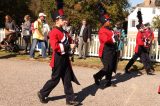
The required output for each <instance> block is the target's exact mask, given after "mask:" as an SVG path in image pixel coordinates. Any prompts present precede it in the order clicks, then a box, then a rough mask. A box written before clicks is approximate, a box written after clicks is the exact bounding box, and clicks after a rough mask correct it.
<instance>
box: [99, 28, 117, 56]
mask: <svg viewBox="0 0 160 106" xmlns="http://www.w3.org/2000/svg"><path fill="white" fill-rule="evenodd" d="M113 35H114V33H113V31H111V30H109V29H107V28H105V27H101V28H100V30H99V32H98V36H99V41H100V47H99V57H102V54H103V49H104V45H105V44H106V43H107V44H114V41H113V38H112V37H113Z"/></svg>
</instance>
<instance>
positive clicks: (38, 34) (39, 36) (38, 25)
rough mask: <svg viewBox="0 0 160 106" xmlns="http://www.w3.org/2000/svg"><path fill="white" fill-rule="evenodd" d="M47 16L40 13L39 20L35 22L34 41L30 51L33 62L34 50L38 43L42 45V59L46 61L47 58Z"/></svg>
mask: <svg viewBox="0 0 160 106" xmlns="http://www.w3.org/2000/svg"><path fill="white" fill-rule="evenodd" d="M45 17H46V15H45V14H44V13H39V18H38V19H37V20H36V21H35V22H34V32H33V40H32V46H31V49H30V58H31V60H34V50H35V48H36V45H37V43H38V42H40V43H41V48H42V57H43V58H44V59H48V58H46V57H47V56H46V46H45V40H44V35H43V33H42V32H43V23H42V22H43V20H44V19H45Z"/></svg>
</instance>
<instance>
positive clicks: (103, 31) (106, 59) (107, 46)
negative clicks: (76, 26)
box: [93, 15, 117, 87]
mask: <svg viewBox="0 0 160 106" xmlns="http://www.w3.org/2000/svg"><path fill="white" fill-rule="evenodd" d="M100 22H101V23H102V24H103V26H102V27H101V28H100V30H99V32H98V36H99V41H100V48H99V57H100V59H101V61H102V63H103V68H102V69H101V70H100V71H99V72H98V73H96V74H94V75H93V77H94V80H95V83H96V84H97V85H99V84H100V80H101V79H102V77H103V76H106V84H105V85H104V86H105V87H109V86H111V79H112V73H113V71H115V69H114V68H115V67H116V62H117V58H116V57H117V54H116V45H115V42H116V40H117V39H115V38H116V36H115V35H114V33H113V30H111V21H110V18H109V16H108V15H104V16H102V17H101V18H100Z"/></svg>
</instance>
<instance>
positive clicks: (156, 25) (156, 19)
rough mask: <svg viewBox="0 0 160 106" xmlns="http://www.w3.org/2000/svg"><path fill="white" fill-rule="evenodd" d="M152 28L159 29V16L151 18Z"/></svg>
mask: <svg viewBox="0 0 160 106" xmlns="http://www.w3.org/2000/svg"><path fill="white" fill-rule="evenodd" d="M152 27H153V28H154V29H157V28H160V15H158V16H155V17H153V20H152Z"/></svg>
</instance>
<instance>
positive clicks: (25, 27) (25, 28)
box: [22, 15, 31, 54]
mask: <svg viewBox="0 0 160 106" xmlns="http://www.w3.org/2000/svg"><path fill="white" fill-rule="evenodd" d="M24 21H25V22H24V23H23V24H22V36H23V39H24V41H25V50H24V53H25V54H27V53H28V48H29V50H30V46H31V30H30V29H31V22H30V16H29V15H25V16H24Z"/></svg>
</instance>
